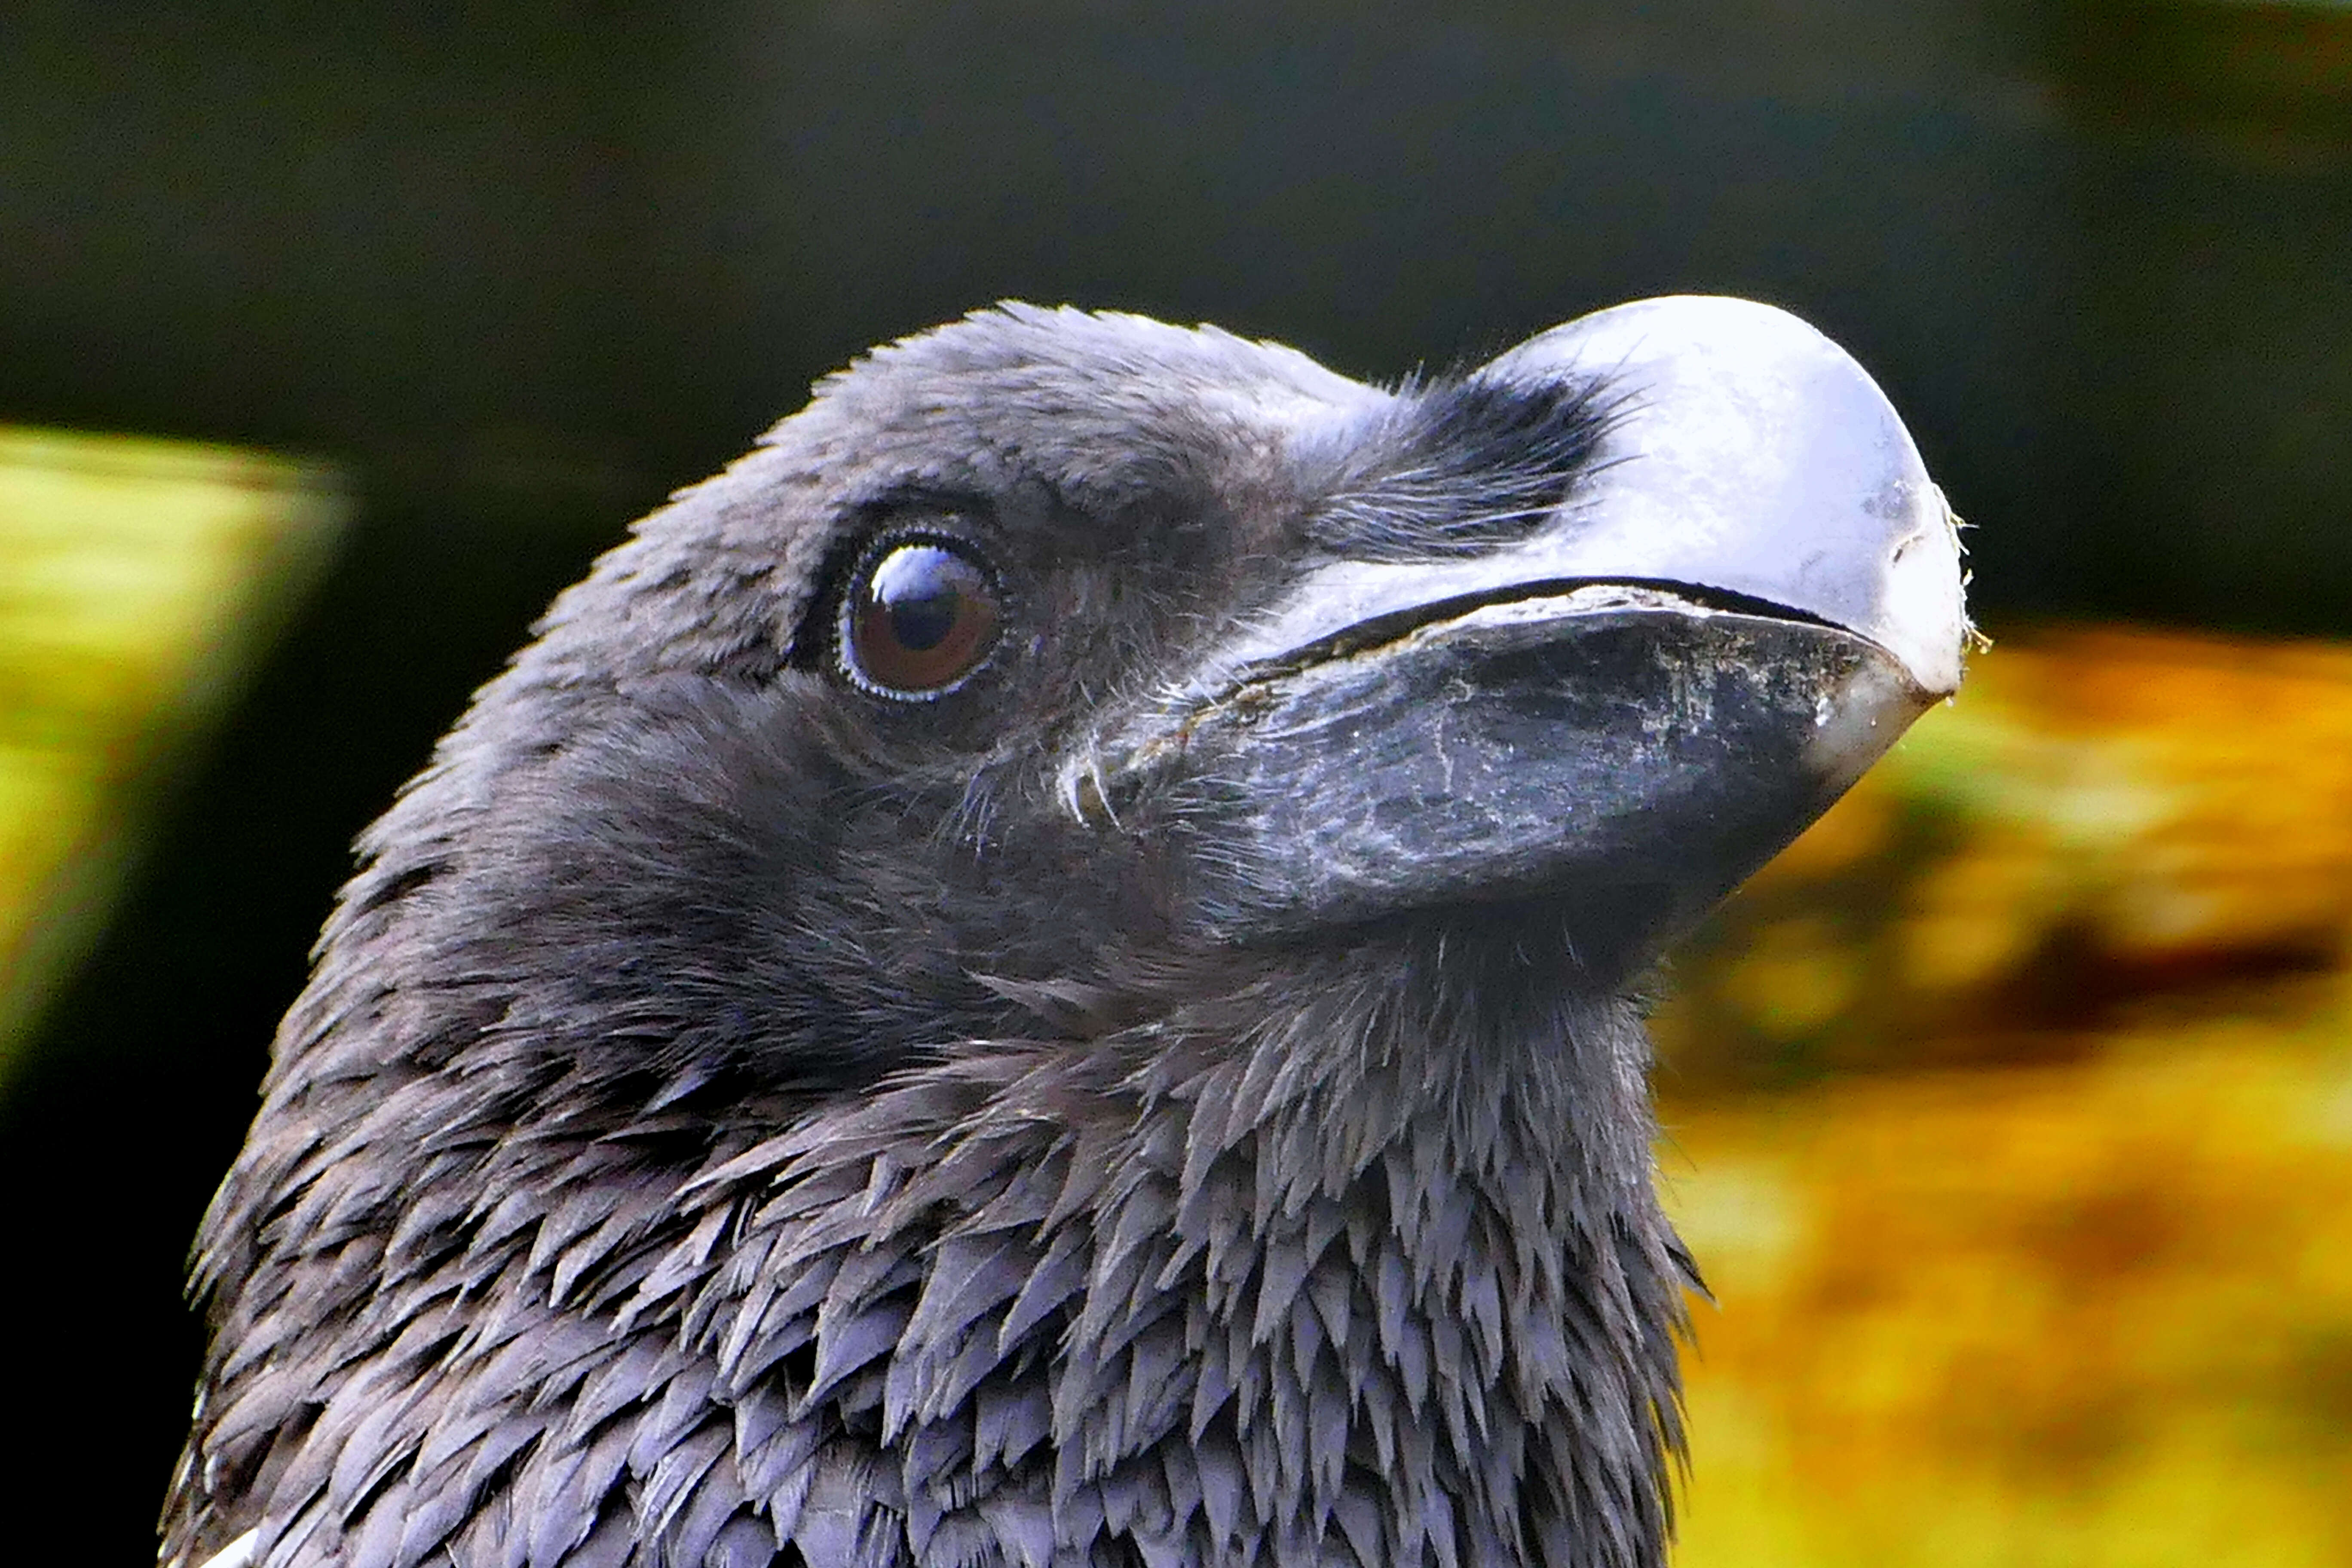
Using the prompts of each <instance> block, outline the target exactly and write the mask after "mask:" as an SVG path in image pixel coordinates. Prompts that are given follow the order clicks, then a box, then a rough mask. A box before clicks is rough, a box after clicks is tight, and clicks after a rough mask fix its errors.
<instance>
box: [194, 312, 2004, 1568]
mask: <svg viewBox="0 0 2352 1568" xmlns="http://www.w3.org/2000/svg"><path fill="white" fill-rule="evenodd" d="M1961 581H1962V579H1961V573H1960V570H1959V550H1958V540H1957V535H1956V532H1955V524H1954V522H1953V520H1952V518H1951V515H1950V513H1949V511H1948V509H1947V507H1946V505H1945V502H1944V499H1943V496H1942V494H1941V492H1940V491H1938V490H1937V488H1936V487H1935V486H1934V485H1933V484H1932V483H1930V482H1929V480H1928V479H1927V473H1926V471H1925V469H1924V468H1923V467H1922V465H1921V463H1920V460H1919V458H1918V455H1917V453H1916V450H1915V448H1914V447H1913V445H1912V443H1911V440H1910V438H1909V437H1908V436H1907V435H1906V433H1905V431H1904V428H1903V426H1902V425H1901V423H1900V422H1899V421H1898V420H1897V418H1896V417H1895V414H1894V412H1893V410H1892V409H1891V408H1890V407H1889V405H1887V403H1886V401H1885V398H1884V397H1883V396H1882V395H1881V394H1880V392H1879V390H1878V389H1877V387H1876V386H1875V385H1874V384H1873V383H1872V382H1871V380H1870V379H1869V377H1868V376H1867V375H1866V374H1864V372H1863V371H1862V370H1861V368H1860V367H1859V366H1858V365H1856V364H1855V363H1853V360H1851V359H1850V358H1848V357H1847V356H1846V355H1845V354H1844V353H1843V352H1842V351H1840V350H1839V349H1838V348H1837V347H1836V346H1835V345H1833V344H1832V343H1831V342H1829V341H1828V340H1827V339H1826V338H1824V337H1822V335H1821V334H1820V333H1818V332H1816V331H1813V330H1812V329H1811V328H1810V327H1808V326H1806V325H1804V324H1803V323H1802V322H1801V321H1797V320H1796V319H1795V318H1793V317H1790V316H1788V315H1786V314H1784V313H1782V312H1780V311H1779V310H1773V309H1770V308H1769V307H1765V306H1761V305H1755V304H1750V303H1747V302H1745V301H1740V300H1724V299H1713V298H1676V299H1666V300H1650V301H1645V302H1642V303H1639V304H1634V305H1628V306H1623V307H1620V308H1618V309H1615V310H1608V311H1603V312H1601V313H1600V314H1597V315H1594V316H1590V317H1586V318H1584V319H1582V320H1580V321H1573V322H1570V323H1569V324H1567V325H1565V326H1561V327H1559V328H1555V329H1553V330H1552V331H1548V332H1545V333H1543V334H1541V335H1539V336H1538V337H1536V338H1534V339H1532V340H1531V341H1529V342H1527V343H1525V344H1523V345H1521V346H1520V347H1518V348H1517V349H1514V350H1512V351H1511V352H1509V353H1506V354H1504V355H1502V356H1501V357H1500V358H1498V359H1496V360H1494V361H1492V362H1490V363H1486V364H1485V365H1483V366H1480V367H1478V368H1476V369H1475V370H1471V371H1468V372H1465V373H1463V374H1453V375H1447V376H1443V377H1432V378H1425V379H1414V380H1410V381H1407V382H1405V383H1402V384H1398V385H1395V386H1392V387H1387V388H1381V387H1373V386H1369V385H1364V384H1359V383H1356V382H1353V381H1350V380H1348V379H1345V378H1343V377H1341V376H1339V375H1337V374H1333V373H1331V372H1329V371H1327V370H1325V369H1323V368H1322V367H1320V366H1319V365H1318V364H1316V363H1314V362H1313V361H1311V360H1309V359H1307V357H1306V356H1304V355H1302V354H1300V353H1297V352H1295V351H1292V350H1289V349H1286V348H1282V347H1279V346H1276V345H1273V344H1268V343H1262V342H1248V341H1244V340H1242V339H1239V338H1236V337H1233V336H1230V335H1228V334H1225V333H1223V332H1221V331H1215V330H1213V329H1207V328H1203V329H1201V330H1197V331H1191V330H1182V329H1178V328H1173V327H1170V326H1165V325H1161V324H1160V323H1158V322H1155V321H1148V320H1144V319H1142V318H1139V317H1134V316H1126V315H1112V314H1091V313H1086V312H1082V311H1078V310H1069V309H1062V310H1044V309H1036V308H1032V307H1027V306H1022V305H1010V304H1008V305H1004V306H1002V307H999V308H997V309H993V310H982V311H979V312H976V313H975V314H973V315H971V316H969V317H967V318H965V319H964V320H962V321H959V322H956V323H953V324H950V325H949V326H946V327H943V328H940V329H938V330H936V331H930V332H929V333H925V334H923V335H920V336H917V337H912V338H909V339H907V340H904V341H902V342H898V343H895V344H892V345H890V346H887V347H885V348H881V349H878V350H877V351H875V352H873V353H871V354H869V355H868V356H867V357H866V358H865V359H864V360H862V361H860V362H859V363H856V365H854V366H853V367H852V368H850V369H849V370H847V371H845V372H843V373H841V374H836V375H835V376H833V377H831V378H830V379H828V380H826V381H825V382H824V383H822V384H820V385H819V387H818V388H817V390H816V394H815V395H814V400H813V401H812V402H811V404H810V405H809V406H808V407H807V408H806V409H805V410H803V412H801V413H799V414H797V415H795V416H792V417H790V418H788V419H786V420H784V421H783V422H782V423H781V424H780V425H778V426H776V427H775V428H774V429H773V430H772V432H771V433H770V434H769V435H768V437H766V438H765V439H764V440H763V441H762V442H761V445H760V446H759V447H757V448H756V449H755V450H754V451H753V452H752V453H751V455H750V456H748V457H745V458H742V459H740V461H738V462H737V463H736V464H735V465H733V466H732V467H731V468H729V469H727V470H726V471H725V472H724V473H722V474H720V475H719V477H717V478H716V479H711V480H709V481H708V482H706V483H704V484H702V485H700V486H698V487H696V488H694V489H688V490H686V491H683V492H681V493H680V494H679V496H678V497H677V499H676V500H674V501H673V502H672V503H671V504H670V505H669V506H667V507H666V508H664V509H663V510H659V511H656V513H654V514H653V515H652V516H650V517H648V518H646V520H644V521H642V522H641V523H640V524H639V525H638V526H637V528H636V529H635V532H634V533H633V535H632V537H631V538H630V540H629V541H628V542H625V543H624V544H623V545H621V546H620V547H619V548H617V549H615V550H614V551H613V552H611V553H610V554H608V555H606V556H605V557H604V559H603V560H602V561H601V562H600V563H598V564H597V565H596V566H595V568H594V569H593V572H592V573H591V574H590V575H589V576H588V577H587V578H586V580H585V581H583V583H581V584H578V585H576V586H575V587H573V588H572V589H571V590H569V591H568V592H566V593H565V594H564V595H562V597H561V598H560V599H558V600H557V602H556V604H555V605H554V607H553V608H552V609H551V612H550V613H549V614H548V616H547V617H546V618H545V620H544V621H543V622H542V623H541V626H539V628H538V637H537V640H536V641H535V642H533V643H532V644H530V646H529V647H526V648H525V649H524V650H523V651H522V652H521V653H520V655H518V656H517V657H516V658H515V659H514V660H513V662H512V663H511V665H510V666H509V668H507V670H506V671H505V672H504V673H503V674H501V675H500V676H499V678H498V679H495V680H493V681H492V682H490V683H489V684H488V686H486V687H485V688H484V689H482V690H481V691H480V692H479V693H478V695H477V697H476V700H475V701H474V703H473V705H472V707H471V709H470V710H468V711H467V714H466V715H465V717H464V718H463V719H462V720H461V721H459V722H458V724H457V727H456V728H455V729H454V730H453V731H451V732H450V733H449V735H448V736H447V737H446V739H445V740H444V741H443V742H442V743H441V745H440V746H439V748H438V749H437V750H436V752H435V754H434V756H433V759H432V761H431V763H430V764H429V765H428V766H427V767H426V768H425V771H424V773H421V774H420V775H419V776H418V777H417V778H416V779H415V781H413V782H412V783H411V784H409V785H408V786H407V788H406V789H405V790H404V792H403V793H402V794H401V795H400V797H399V798H398V800H397V802H396V803H395V804H394V805H393V807H392V808H391V810H390V811H389V812H388V813H387V814H386V815H385V816H383V818H382V819H381V820H380V821H379V822H377V823H376V825H375V826H373V828H371V829H370V830H369V831H368V832H367V833H366V834H365V836H364V837H362V839H361V841H360V846H359V850H360V868H359V870H358V872H357V874H356V875H355V876H354V878H353V879H352V881H351V882H350V883H349V884H348V885H347V886H346V887H345V888H344V889H343V890H342V893H341V898H340V900H339V901H338V903H337V905H336V907H335V910H334V911H333V913H332V915H331V918H330V919H329V921H328V922H327V926H326V930H325V931H324V934H323V935H322V937H321V938H320V945H319V948H318V951H317V955H316V963H315V967H314V970H313V973H312V976H311V979H310V984H309V986H308V988H307V989H305V990H304V992H303V993H302V994H301V996H300V997H299V999H298V1000H297V1001H296V1003H295V1004H294V1005H293V1008H292V1010H291V1011H290V1012H289V1014H288V1016H287V1017H286V1020H285V1022H284V1024H283V1026H282V1027H281V1029H280V1031H279V1033H278V1037H277V1041H276V1045H275V1049H274V1055H273V1058H272V1065H271V1068H270V1070H269V1074H268V1079H267V1081H266V1083H265V1085H264V1088H263V1093H262V1105H261V1109H260V1111H259V1114H258V1116H257V1119H256V1121H255V1122H254V1124H253V1128H252V1131H251V1133H250V1135H249V1137H248V1140H247V1143H246V1145H245V1148H244V1151H243V1152H242V1153H241V1154H240V1155H239V1156H238V1158H237V1160H236V1163H235V1166H234V1167H233V1168H232V1170H231V1171H230V1173H229V1174H228V1176H227V1178H226V1183H225V1184H224V1185H223V1186H222V1188H221V1190H220V1193H219V1195H218V1196H217V1198H216V1199H215V1202H214V1204H213V1206H212V1208H211V1210H210V1212H209V1214H208V1215H207V1216H206V1218H205V1223H204V1227H203V1231H202V1235H201V1237H200V1238H199V1241H198V1247H197V1255H196V1268H195V1283H196V1288H197V1289H198V1290H199V1291H200V1292H201V1294H202V1295H203V1296H204V1297H205V1298H206V1299H207V1300H208V1301H209V1311H210V1324H211V1342H210V1343H211V1348H210V1351H209V1354H208V1357H207V1359H206V1361H205V1367H204V1372H203V1377H202V1383H201V1387H200V1391H199V1393H198V1395H197V1398H196V1404H195V1413H194V1426H193V1431H192V1435H191V1436H190V1438H189V1440H188V1445H187V1448H186V1451H185V1454H184V1458H183V1459H182V1461H181V1464H180V1467H179V1469H178V1471H177V1473H176V1476H175V1478H174V1480H173V1485H172V1489H171V1494H170V1500H169V1502H168V1504H167V1508H166V1511H165V1515H164V1519H163V1559H164V1561H165V1562H166V1563H170V1564H173V1565H176V1568H200V1565H203V1564H207V1563H209V1564H211V1565H212V1568H294V1565H297V1564H335V1565H337V1568H416V1565H423V1564H448V1565H453V1568H491V1565H502V1568H524V1565H528V1568H555V1565H557V1564H562V1565H564V1568H589V1565H604V1564H634V1565H644V1568H650V1565H654V1564H663V1565H674V1568H704V1565H706V1564H707V1565H712V1568H745V1565H766V1564H772V1563H792V1564H803V1565H805V1568H866V1565H871V1568H885V1565H891V1568H895V1565H902V1564H903V1565H907V1568H915V1565H923V1568H933V1565H939V1568H944V1565H947V1564H975V1565H976V1564H991V1565H997V1564H1002V1565H1023V1568H1045V1565H1047V1564H1054V1565H1062V1564H1093V1565H1100V1568H1143V1565H1150V1568H1158V1565H1161V1564H1195V1563H1198V1564H1207V1563H1220V1564H1249V1563H1286V1564H1304V1563H1334V1564H1348V1563H1352V1564H1360V1565H1364V1568H1371V1565H1374V1564H1381V1565H1388V1564H1428V1565H1431V1568H1466V1565H1473V1564H1477V1565H1484V1564H1499V1563H1542V1564H1550V1565H1567V1564H1596V1565H1622V1568H1632V1565H1650V1564H1656V1563H1660V1562H1661V1561H1662V1559H1663V1554H1664V1548H1665V1542H1666V1540H1667V1537H1668V1534H1669V1531H1670V1529H1671V1512H1672V1495H1671V1493H1672V1471H1673V1469H1674V1467H1675V1463H1676V1461H1677V1458H1678V1456H1679V1454H1680V1451H1681V1447H1682V1429H1681V1418H1680V1414H1679V1408H1678V1383H1677V1374H1676V1370H1675V1340H1676V1335H1677V1333H1678V1331H1680V1330H1681V1328H1682V1327H1683V1322H1684V1301H1685V1296H1684V1292H1685V1290H1686V1289H1693V1288H1696V1284H1697V1275H1696V1271H1695V1269H1694V1268H1693V1266H1692V1264H1691V1261H1690V1259H1689V1258H1688V1257H1687V1256H1686V1255H1685V1253H1684V1251H1683V1249H1682V1247H1681V1246H1680V1244H1679V1243H1678V1242H1677V1241H1676V1239H1675V1237H1674V1235H1673V1233H1672V1231H1671V1229H1670V1228H1669V1226H1668V1224H1667V1222H1666V1221H1665V1219H1664V1216H1663V1215H1662V1214H1661V1212H1660V1210H1659V1207H1658V1205H1657V1202H1656V1200H1655V1197H1654V1191H1653V1183H1652V1153H1651V1143H1652V1137H1653V1122H1652V1116H1651V1110H1650V1104H1649V1094H1648V1086H1647V1068H1648V1045H1647V1042H1646V1037H1645V1036H1644V1034H1643V1025H1642V1009H1643V999H1642V998H1643V986H1644V984H1645V980H1644V976H1645V975H1646V974H1647V973H1649V971H1650V969H1651V968H1652V966H1653V965H1654V961H1655V959H1656V957H1657V956H1658V954H1659V952H1660V951H1661V949H1662V947H1663V946H1664V944H1665V943H1666V942H1668V941H1669V940H1670V939H1671V938H1672V937H1673V936H1675V934H1676V933H1677V932H1679V931H1683V930H1685V929H1686V928H1687V927H1688V926H1689V925H1690V924H1691V923H1692V921H1694V920H1695V919H1696V918H1697V917H1698V916H1699V915H1700V914H1701V913H1703V912H1704V911H1705V910H1706V909H1707V908H1708V907H1710V906H1711V905H1712V904H1713V903H1715V902H1716V901H1717V900H1719V899H1720V898H1721V897H1722V896H1723V895H1724V894H1725V893H1726V892H1727V891H1728V890H1729V889H1731V888H1732V887H1733V886H1734V885H1736V884H1737V883H1738V881H1739V880H1740V879H1742V878H1743V877H1745V876H1746V875H1747V874H1748V873H1749V872H1750V871H1752V870H1753V869H1754V868H1756V867H1757V866H1759V865H1760V864H1761V863H1762V862H1763V861H1764V860H1765V859H1766V858H1769V856H1770V855H1772V854H1773V853H1775V852H1776V851H1777V850H1778V849H1779V848H1780V847H1781V846H1782V845H1784V844H1785V843H1786V842H1787V841H1788V840H1789V839H1790V837H1793V836H1794V835H1795V834H1796V833H1797V832H1798V831H1799V830H1801V828H1802V827H1803V826H1805V825H1806V824H1807V823H1808V822H1809V821H1811V819H1812V818H1813V817H1814V816H1816V815H1818V813H1819V812H1820V811H1821V810H1822V808H1824V807H1825V806H1826V805H1828V803H1829V802H1830V801H1832V799H1834V798H1835V797H1836V796H1837V795H1838V794H1839V793H1840V792H1842V791H1843V789H1844V788H1845V787H1846V786H1847V785H1848V784H1851V783H1852V782H1853V779H1854V778H1855V777H1856V776H1857V775H1858V774H1859V773H1860V772H1861V771H1862V770H1863V769H1864V768H1865V767H1866V766H1868V765H1869V763H1871V762H1872V761H1873V760H1874V759H1875V758H1876V757H1877V756H1878V754H1879V753H1880V752H1882V751H1883V750H1884V749H1885V747H1886V746H1887V745H1888V744H1889V743H1890V742H1892V741H1893V739H1894V738H1895V735H1896V734H1897V733H1898V732H1899V731H1901V730H1902V729H1903V728H1904V727H1905V725H1906V724H1907V723H1908V722H1909V721H1911V720H1912V719H1913V718H1914V717H1916V715H1917V714H1918V713H1919V712H1921V711H1923V710H1925V709H1926V708H1927V706H1929V705H1930V704H1931V703H1932V702H1933V701H1935V700H1937V699H1939V698H1941V697H1943V696H1945V695H1946V694H1948V693H1949V692H1951V691H1952V690H1954V689H1956V688H1957V686H1958V680H1959V676H1960V665H1961V657H1962V652H1963V644H1964V642H1965V641H1966V639H1967V637H1968V635H1969V631H1968V625H1967V620H1966V617H1965V615H1964V613H1963V609H1962V602H1961Z"/></svg>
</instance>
